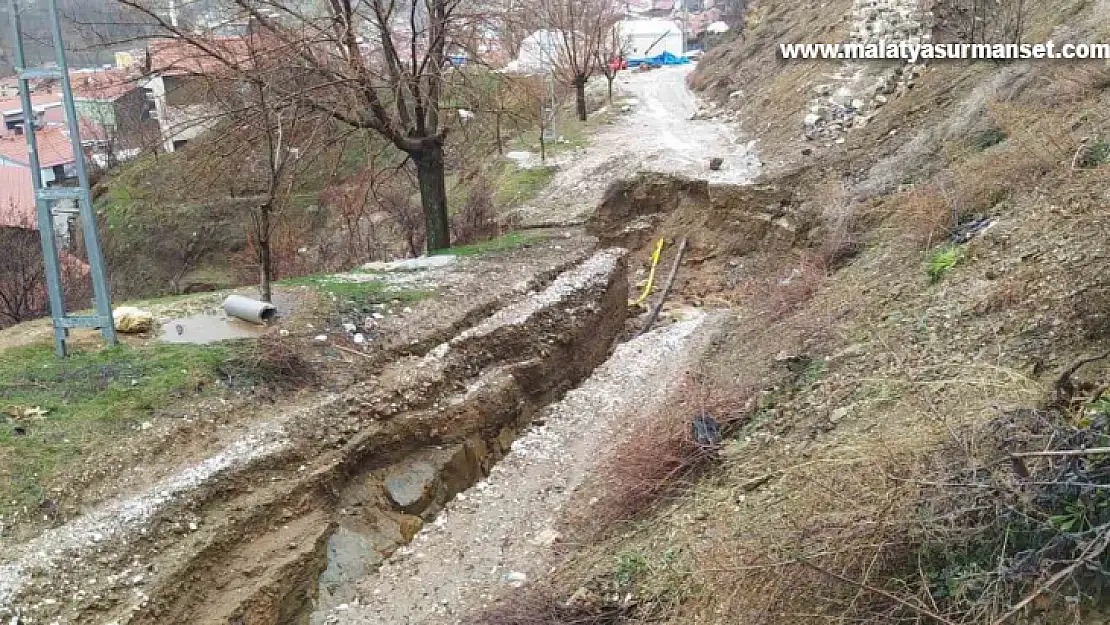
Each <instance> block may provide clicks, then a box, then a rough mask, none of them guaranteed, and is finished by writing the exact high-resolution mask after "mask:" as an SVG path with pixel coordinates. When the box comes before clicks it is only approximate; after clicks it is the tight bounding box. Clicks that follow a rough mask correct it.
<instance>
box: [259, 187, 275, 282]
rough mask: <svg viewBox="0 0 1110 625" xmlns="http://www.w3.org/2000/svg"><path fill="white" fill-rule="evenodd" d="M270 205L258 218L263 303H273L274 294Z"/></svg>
mask: <svg viewBox="0 0 1110 625" xmlns="http://www.w3.org/2000/svg"><path fill="white" fill-rule="evenodd" d="M270 210H271V207H270V205H268V204H267V205H266V206H263V207H262V210H261V211H260V214H259V216H258V261H259V262H258V266H259V272H258V273H259V276H258V290H259V292H260V294H261V296H262V301H264V302H272V301H273V298H274V294H273V284H272V282H273V278H274V268H273V255H272V254H271V253H270V252H271V250H270Z"/></svg>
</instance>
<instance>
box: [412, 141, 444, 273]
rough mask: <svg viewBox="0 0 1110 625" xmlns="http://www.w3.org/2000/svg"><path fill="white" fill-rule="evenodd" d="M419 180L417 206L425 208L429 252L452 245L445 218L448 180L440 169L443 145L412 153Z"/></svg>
mask: <svg viewBox="0 0 1110 625" xmlns="http://www.w3.org/2000/svg"><path fill="white" fill-rule="evenodd" d="M412 159H413V160H414V161H416V178H417V180H418V181H419V183H420V205H421V206H422V207H423V208H424V222H425V224H426V232H427V236H426V240H427V242H428V252H429V253H432V252H435V251H437V250H445V249H447V248H449V247H451V225H450V222H449V221H448V219H447V182H446V179H445V178H446V177H445V175H444V171H443V146H442V145H436V146H435V147H433V148H429V149H426V150H421V151H420V152H416V153H414V154H412Z"/></svg>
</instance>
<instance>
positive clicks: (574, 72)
mask: <svg viewBox="0 0 1110 625" xmlns="http://www.w3.org/2000/svg"><path fill="white" fill-rule="evenodd" d="M522 10H523V11H526V12H527V14H526V15H523V16H521V18H520V20H519V21H521V22H523V23H529V22H532V23H537V24H539V26H540V28H541V29H544V30H545V31H547V32H549V33H551V34H552V37H550V41H549V42H546V43H545V44H544V45H550V46H551V47H552V48H553V49H552V50H550V51H548V52H549V53H550V54H551V55H552V56H553V57H554V58H553V59H551V60H552V61H553V63H554V65H555V69H556V72H557V74H559V76H560V78H561V79H562V80H565V81H567V82H568V83H569V84H571V85H572V86H573V87H574V91H575V101H576V110H577V113H578V119H580V120H582V121H586V117H587V110H586V83H587V82H588V81H589V80H590V77H591V76H593V75H594V73H595V72H597V71H598V66H597V57H598V54H599V53H600V50H601V47H602V42H603V41H604V40H605V38H606V37H607V36H608V35H609V33H610V32H611V31H612V29H613V26H614V25H615V24H616V23H617V21H619V20H620V17H621V11H620V7H619V3H618V2H616V1H615V0H535V2H533V3H529V5H528V6H527V7H524V8H523V9H522Z"/></svg>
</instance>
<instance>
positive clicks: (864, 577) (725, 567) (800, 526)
mask: <svg viewBox="0 0 1110 625" xmlns="http://www.w3.org/2000/svg"><path fill="white" fill-rule="evenodd" d="M884 460H886V459H881V458H874V457H864V456H861V457H858V458H854V459H840V460H838V461H837V462H836V463H835V464H825V463H823V462H816V463H805V462H801V461H799V462H798V463H797V466H795V467H792V468H790V469H787V470H786V472H785V474H783V475H782V476H781V478H780V479H779V481H778V484H777V485H776V488H777V490H778V492H782V493H788V494H789V496H787V497H785V499H781V500H778V501H774V503H773V505H771V504H770V503H768V504H759V505H758V506H754V507H753V506H747V507H746V508H745V509H744V511H743V512H742V513H741V514H742V515H743V516H742V517H741V518H739V519H737V520H738V523H737V525H736V526H734V527H730V528H728V530H729V531H730V532H731V535H723V534H722V533H721V532H720V531H716V532H713V535H715V536H719V538H716V537H715V538H714V539H708V540H703V541H700V542H699V544H698V546H697V552H696V554H695V556H694V560H695V561H697V562H698V563H699V568H698V570H697V571H696V573H695V578H696V580H697V583H698V584H699V586H701V587H705V588H715V589H729V591H730V592H718V593H704V594H699V595H697V596H694V597H691V598H690V600H689V605H687V606H685V607H684V608H683V612H684V615H685V616H687V617H690V618H692V620H693V622H702V621H705V622H714V615H721V614H729V615H730V619H729V620H728V621H727V622H730V623H768V622H772V623H792V624H800V623H829V622H845V623H848V622H850V623H872V624H875V625H879V624H889V623H901V622H905V623H910V622H923V621H921V620H920V617H921V615H920V614H916V613H913V612H912V611H910V610H907V609H906V608H905V607H904V606H902V605H900V604H898V603H896V602H892V601H889V600H888V599H887V598H886V597H884V596H882V595H880V594H876V593H871V592H865V591H863V590H862V589H861V587H860V586H858V585H857V584H854V583H852V582H851V581H846V580H853V581H857V580H858V581H859V582H860V583H863V584H867V585H870V586H872V587H878V588H883V589H884V590H885V589H887V587H890V590H893V591H895V592H898V591H900V589H899V588H897V581H896V580H898V579H908V578H910V576H911V574H912V573H913V568H912V561H913V560H912V558H911V557H908V549H909V544H908V541H907V539H906V538H905V526H904V525H903V524H902V521H903V520H904V519H905V518H907V517H911V516H912V510H913V502H914V501H916V498H915V490H916V489H915V488H914V487H912V486H909V485H908V484H907V483H906V482H904V481H899V480H897V479H894V478H892V477H890V476H889V475H887V473H886V471H884V468H886V469H887V470H891V469H893V468H894V467H893V466H892V465H894V464H895V463H893V462H889V461H886V462H884ZM766 471H768V469H767V468H759V467H745V470H744V471H743V472H742V475H743V476H744V477H738V478H737V480H736V482H735V483H737V484H739V487H738V489H737V492H738V493H739V497H740V499H741V500H743V498H744V497H745V496H748V497H750V496H751V495H745V492H746V490H747V489H748V487H747V486H746V484H750V483H752V482H753V480H752V479H751V477H750V476H751V475H753V474H755V475H758V474H759V473H761V472H766ZM755 481H758V478H757V479H756V480H755ZM717 622H720V621H717ZM924 622H928V621H924Z"/></svg>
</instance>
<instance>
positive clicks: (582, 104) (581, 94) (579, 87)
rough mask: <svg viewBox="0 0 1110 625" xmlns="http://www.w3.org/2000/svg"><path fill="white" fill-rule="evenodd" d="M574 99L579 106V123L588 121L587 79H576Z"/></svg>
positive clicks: (576, 77) (580, 77)
mask: <svg viewBox="0 0 1110 625" xmlns="http://www.w3.org/2000/svg"><path fill="white" fill-rule="evenodd" d="M574 97H575V101H576V103H577V105H578V121H583V122H584V121H586V77H585V76H575V77H574Z"/></svg>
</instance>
